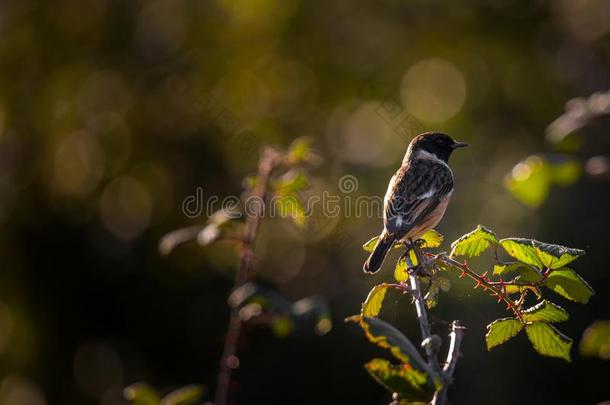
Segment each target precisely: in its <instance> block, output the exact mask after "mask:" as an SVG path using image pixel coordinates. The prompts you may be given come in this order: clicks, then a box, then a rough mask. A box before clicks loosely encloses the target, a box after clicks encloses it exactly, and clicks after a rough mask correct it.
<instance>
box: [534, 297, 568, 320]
mask: <svg viewBox="0 0 610 405" xmlns="http://www.w3.org/2000/svg"><path fill="white" fill-rule="evenodd" d="M568 318H569V315H568V313H567V312H566V311H565V309H563V308H561V307H560V306H559V305H557V304H553V303H552V302H550V301H547V300H543V301H541V302H539V303H538V304H536V305H534V306H533V307H531V308H528V309H526V310H525V311H523V319H524V320H525V321H526V322H564V321H567V320H568Z"/></svg>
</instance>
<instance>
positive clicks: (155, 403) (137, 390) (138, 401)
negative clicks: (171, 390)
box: [123, 383, 161, 405]
mask: <svg viewBox="0 0 610 405" xmlns="http://www.w3.org/2000/svg"><path fill="white" fill-rule="evenodd" d="M123 397H124V398H125V399H126V400H127V401H129V402H130V403H131V404H132V405H159V404H160V403H161V396H160V395H159V393H158V392H157V390H155V389H154V388H152V387H151V386H149V385H148V384H145V383H135V384H132V385H130V386H128V387H127V388H125V389H124V390H123Z"/></svg>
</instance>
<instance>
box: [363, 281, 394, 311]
mask: <svg viewBox="0 0 610 405" xmlns="http://www.w3.org/2000/svg"><path fill="white" fill-rule="evenodd" d="M387 291H388V285H387V284H379V285H376V286H375V287H373V289H372V290H371V291H370V292H369V295H368V296H367V297H366V300H365V301H364V302H363V303H362V311H361V313H362V316H372V317H374V316H377V315H379V312H381V307H382V306H383V299H384V298H385V294H386V292H387Z"/></svg>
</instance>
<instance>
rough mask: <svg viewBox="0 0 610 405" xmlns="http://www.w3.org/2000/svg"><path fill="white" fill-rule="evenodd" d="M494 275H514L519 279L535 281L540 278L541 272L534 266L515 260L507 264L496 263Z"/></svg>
mask: <svg viewBox="0 0 610 405" xmlns="http://www.w3.org/2000/svg"><path fill="white" fill-rule="evenodd" d="M493 274H494V276H507V275H516V276H517V277H518V279H519V280H520V281H525V282H528V283H536V282H538V281H540V280H542V277H543V276H542V273H540V271H537V270H535V268H534V267H531V266H528V265H526V264H523V263H519V262H515V263H509V264H496V265H495V266H494V270H493Z"/></svg>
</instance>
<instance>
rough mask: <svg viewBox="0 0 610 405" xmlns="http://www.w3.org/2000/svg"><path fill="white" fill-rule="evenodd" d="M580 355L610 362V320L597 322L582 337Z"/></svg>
mask: <svg viewBox="0 0 610 405" xmlns="http://www.w3.org/2000/svg"><path fill="white" fill-rule="evenodd" d="M580 353H581V354H582V355H583V356H597V357H600V358H602V359H604V360H610V320H603V321H595V322H593V324H592V325H591V326H589V327H588V328H587V329H586V330H585V333H584V334H583V335H582V340H581V341H580Z"/></svg>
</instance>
